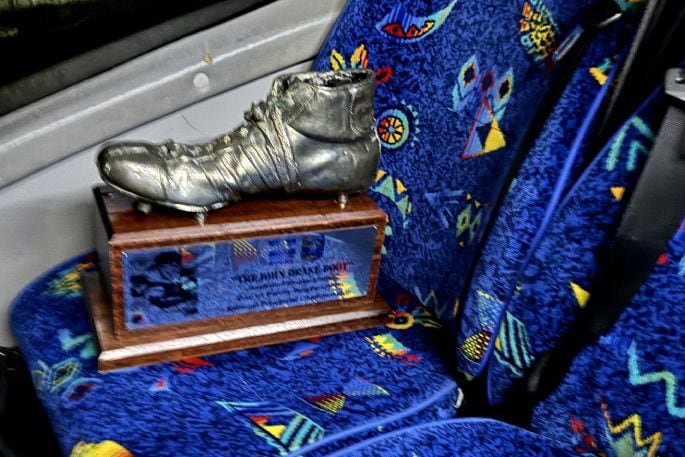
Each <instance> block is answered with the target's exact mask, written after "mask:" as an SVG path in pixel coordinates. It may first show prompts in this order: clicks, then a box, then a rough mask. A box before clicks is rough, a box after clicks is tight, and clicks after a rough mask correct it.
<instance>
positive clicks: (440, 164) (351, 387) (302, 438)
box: [12, 0, 685, 457]
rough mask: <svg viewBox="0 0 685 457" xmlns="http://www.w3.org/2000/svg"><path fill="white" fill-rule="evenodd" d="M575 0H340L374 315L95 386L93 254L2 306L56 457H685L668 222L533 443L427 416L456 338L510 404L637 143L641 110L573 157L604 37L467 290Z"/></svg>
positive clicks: (560, 314)
mask: <svg viewBox="0 0 685 457" xmlns="http://www.w3.org/2000/svg"><path fill="white" fill-rule="evenodd" d="M590 1H591V0H584V1H581V2H564V1H561V0H511V1H507V2H500V3H498V4H496V5H495V4H493V3H491V2H477V1H475V2H474V1H466V0H435V1H429V0H415V1H409V0H379V1H373V2H370V1H365V0H351V1H350V2H349V3H348V5H347V7H346V9H345V11H344V13H343V15H342V16H341V18H340V20H339V21H338V23H337V25H336V26H335V27H334V30H333V31H332V33H331V35H330V37H329V39H328V40H327V41H326V43H325V45H324V47H323V50H322V53H321V55H320V57H319V58H318V59H317V61H316V63H315V68H316V69H322V70H323V69H326V70H327V69H331V68H333V69H339V68H349V67H366V68H371V69H373V70H375V71H376V74H377V77H378V87H377V97H376V111H377V129H378V133H379V136H380V138H381V141H382V145H383V154H382V160H381V168H380V170H379V172H378V174H377V177H376V182H375V184H374V186H373V188H372V189H371V193H372V195H373V196H374V197H375V199H376V200H377V201H378V203H379V204H380V205H381V206H382V207H383V208H384V209H385V210H386V212H387V213H388V215H389V218H390V224H389V226H388V229H387V231H386V243H385V246H384V253H385V255H384V258H383V267H382V268H383V274H382V283H381V287H380V290H381V293H382V294H383V295H384V296H385V297H386V299H388V301H389V302H391V304H392V305H393V307H394V309H395V311H394V312H393V321H392V323H391V324H390V325H389V326H388V327H383V328H375V329H370V330H366V331H360V332H353V333H348V334H341V335H337V336H332V337H327V338H322V339H317V340H310V341H302V342H296V343H291V344H284V345H278V346H272V347H265V348H260V349H255V350H250V351H240V352H235V353H229V354H223V355H218V356H212V357H204V358H191V359H186V360H182V361H178V362H175V363H166V364H160V365H155V366H150V367H143V368H135V369H129V370H123V371H118V372H114V373H109V374H100V373H98V372H97V370H96V368H95V359H94V358H95V355H96V353H97V347H96V343H95V340H94V338H93V335H92V334H91V333H90V331H89V326H88V319H87V316H86V313H85V309H84V306H83V297H82V295H81V291H80V287H79V283H78V279H79V276H80V274H81V273H82V272H83V271H84V270H87V269H89V268H92V267H93V264H94V259H93V258H92V256H85V257H81V258H78V259H74V260H72V261H69V262H67V263H65V264H63V265H61V266H58V267H57V268H55V269H53V270H52V271H50V272H48V273H46V274H45V275H43V276H42V277H41V278H39V279H38V280H36V282H34V283H33V284H32V285H30V286H29V287H28V288H27V289H26V290H25V291H24V292H23V293H22V294H21V295H20V296H19V297H18V299H17V301H16V302H15V306H14V307H13V311H12V326H13V330H14V332H15V336H16V338H17V340H18V342H19V344H20V347H21V349H22V352H23V353H24V355H25V357H26V359H27V362H28V364H29V367H30V370H31V372H32V376H33V380H34V384H35V387H36V390H37V392H38V394H39V396H40V398H41V400H42V402H43V404H44V405H45V409H46V411H47V413H48V415H49V417H50V420H51V422H52V424H53V427H54V430H55V433H56V435H57V437H58V440H59V442H60V445H61V446H62V450H63V452H64V454H65V455H71V456H74V457H94V456H103V455H104V456H115V457H127V456H130V455H136V456H145V457H158V456H160V457H163V456H179V455H183V456H220V455H221V456H226V455H231V456H239V455H250V456H253V455H260V456H261V455H265V456H266V455H288V454H290V455H303V456H304V455H325V454H329V453H331V452H339V453H340V454H339V455H388V456H391V455H412V454H411V453H412V452H414V453H416V455H422V456H427V455H435V456H442V455H461V456H481V455H482V456H485V455H505V454H506V455H577V454H578V453H580V454H586V455H616V456H621V457H622V456H625V455H648V456H655V455H657V454H658V455H663V456H666V455H685V448H684V445H683V443H684V442H685V432H684V430H685V427H684V426H683V425H684V423H683V421H685V412H684V411H683V408H684V406H683V405H685V398H683V397H685V394H684V393H683V389H682V379H683V376H685V361H684V360H685V357H682V351H683V350H682V341H684V340H685V316H684V315H683V313H682V310H681V309H678V305H679V304H682V301H683V299H684V298H685V257H684V255H685V234H684V232H685V229H682V230H680V232H679V233H678V235H677V236H676V238H675V239H674V241H673V243H672V245H671V247H670V248H669V251H668V252H667V253H666V254H664V256H662V258H661V259H660V262H659V265H658V266H657V267H656V270H655V273H654V275H653V276H652V277H651V279H650V280H649V281H648V283H647V284H646V285H645V286H644V287H643V289H642V290H641V292H640V294H639V296H638V297H637V298H636V299H635V302H634V304H633V306H632V308H630V310H629V311H627V312H626V313H625V315H624V316H623V317H622V318H621V320H620V322H619V323H618V325H617V326H616V328H614V329H613V330H612V331H611V332H610V333H609V334H608V335H607V336H605V337H604V338H602V340H601V341H600V342H599V343H598V344H596V345H594V346H592V347H590V348H587V349H586V350H585V351H584V352H583V353H582V354H581V355H580V357H579V358H578V359H577V360H576V361H575V363H574V365H573V367H572V371H571V373H570V374H569V376H568V377H567V378H566V380H565V382H564V384H563V385H562V386H561V387H560V388H559V389H558V390H557V391H556V392H555V393H554V394H553V395H552V396H551V398H550V399H548V400H546V401H544V402H543V403H541V404H540V405H538V407H537V409H536V411H535V416H534V419H533V430H534V431H535V432H537V433H539V434H540V435H536V434H534V433H531V432H527V431H524V430H522V429H519V428H516V427H513V426H510V425H507V424H503V423H501V422H496V421H492V420H481V419H466V420H458V419H457V420H455V419H452V420H445V419H448V418H451V417H452V416H454V414H455V410H454V408H455V404H456V403H457V400H458V390H457V386H456V383H455V381H454V380H453V373H451V372H450V370H448V369H447V365H446V364H445V363H444V360H445V359H446V358H447V359H454V356H455V354H444V353H443V352H444V347H443V346H442V345H441V343H440V342H439V341H440V340H439V339H438V336H441V335H442V332H441V330H443V331H446V332H447V334H448V336H449V337H450V338H452V339H453V340H454V339H456V340H457V341H458V346H459V350H458V352H457V354H456V358H457V361H458V364H459V366H458V368H459V370H460V371H461V372H462V373H463V374H465V375H466V377H467V378H472V377H475V376H482V375H483V374H484V373H485V374H487V380H488V395H489V399H490V401H491V402H492V403H494V404H498V403H501V402H502V401H504V400H506V398H507V395H508V393H509V392H510V390H511V388H512V386H513V385H514V384H515V383H517V382H518V381H519V380H520V378H521V376H522V374H523V373H524V372H525V370H526V369H527V368H528V367H529V366H530V364H531V363H533V361H534V360H535V358H536V357H537V356H538V355H539V354H540V353H542V352H544V351H546V350H548V349H550V348H551V347H553V346H554V344H555V343H556V341H557V338H558V337H559V335H561V334H562V333H563V332H564V331H565V330H566V329H567V328H568V327H569V325H570V323H571V322H572V321H573V319H574V316H575V312H576V310H577V309H579V308H582V307H583V306H585V304H586V303H587V300H588V297H589V295H590V294H591V282H592V279H593V277H594V276H595V274H596V272H597V271H598V269H599V268H600V266H601V265H602V260H603V257H604V255H605V254H606V252H607V250H608V248H609V246H610V244H611V240H612V236H613V232H614V228H615V226H616V224H617V223H618V221H619V220H620V217H621V214H622V211H623V209H624V207H625V203H626V202H625V200H626V199H624V195H628V194H629V193H630V189H631V187H632V186H633V185H634V182H635V180H636V179H637V177H638V176H639V173H640V170H641V166H642V163H643V162H644V159H645V156H646V153H647V151H648V150H649V148H650V145H651V141H652V140H653V138H654V132H655V130H656V127H657V125H656V122H657V121H658V120H659V119H660V113H661V111H662V106H661V104H662V101H661V99H660V98H659V97H658V96H654V97H652V98H651V99H650V100H649V101H648V102H647V103H645V105H644V106H643V107H642V108H640V110H639V111H638V112H637V113H636V114H635V115H633V116H632V117H630V118H629V119H628V121H627V122H626V123H625V124H624V126H623V127H622V128H621V129H620V130H619V131H618V132H617V133H616V135H615V136H614V137H613V138H612V139H611V141H610V142H609V144H607V145H606V147H604V148H603V149H602V150H601V151H600V153H599V154H598V155H597V156H596V158H595V159H594V160H593V161H591V162H590V163H589V165H588V166H587V167H585V168H584V166H583V164H584V163H586V161H587V159H588V158H589V157H591V155H592V154H593V153H594V152H595V151H594V150H593V148H591V147H590V142H589V138H591V136H592V132H593V130H594V128H595V119H596V117H597V113H598V112H599V106H600V104H601V101H602V99H603V97H604V95H605V93H606V91H607V88H608V87H609V82H610V79H611V67H612V65H614V62H615V59H616V55H617V54H618V53H619V52H620V51H621V49H622V43H623V42H624V37H625V34H626V33H627V32H626V30H624V29H622V28H620V27H619V28H616V29H612V30H610V31H609V32H607V34H606V35H605V36H604V38H603V39H602V40H599V41H597V42H595V44H594V45H593V46H592V47H591V48H590V51H589V52H588V53H587V55H586V56H585V59H584V60H583V62H582V64H581V66H580V67H579V69H578V71H577V72H576V73H575V74H574V75H573V78H572V84H571V85H570V86H569V88H568V89H567V90H566V92H565V93H564V94H563V96H562V98H561V101H560V103H559V104H558V105H557V106H556V108H555V110H554V112H553V114H552V117H551V118H550V120H549V121H548V122H547V124H546V125H545V126H544V128H543V133H542V135H541V136H540V138H539V139H538V141H537V143H536V144H535V145H534V146H533V149H532V150H531V152H530V154H529V155H528V157H527V158H526V160H525V161H524V163H523V164H522V168H521V173H520V175H519V176H518V178H517V179H516V180H515V182H514V183H513V184H512V186H511V188H510V190H509V193H508V196H507V198H506V199H505V201H504V204H503V206H502V209H501V210H500V212H499V213H498V220H497V221H496V223H495V224H494V228H493V231H492V233H491V235H490V238H489V239H488V240H487V243H486V245H485V250H484V253H483V255H482V257H481V260H480V264H479V265H476V270H475V275H474V280H473V283H472V285H471V287H470V288H469V289H468V290H467V289H465V287H466V286H467V284H466V282H467V279H468V274H467V273H468V271H469V270H470V269H471V268H472V266H473V265H472V264H473V261H474V259H475V256H476V254H477V253H478V250H479V249H480V244H481V243H480V241H481V240H480V238H481V236H482V234H483V230H484V226H485V225H486V224H487V222H488V220H489V219H490V218H491V216H492V212H493V208H494V207H495V204H496V200H497V198H498V196H499V194H500V191H501V188H502V186H503V184H504V181H505V177H506V176H507V174H508V173H509V171H510V169H511V167H512V165H513V163H514V161H515V158H516V155H517V152H518V149H519V147H520V146H521V144H522V139H523V137H524V135H525V133H526V131H527V129H528V128H529V127H530V123H531V119H532V118H533V117H534V115H535V113H536V112H537V110H538V109H539V107H540V105H541V103H542V102H543V100H544V98H545V95H546V94H547V93H548V89H549V87H550V82H551V81H552V79H553V77H554V70H553V68H552V67H553V60H552V58H551V56H552V53H553V51H554V49H555V48H556V46H557V45H558V44H559V42H560V41H561V40H562V39H563V38H564V37H565V35H566V34H567V33H568V32H569V31H570V30H571V29H572V28H573V26H574V17H575V15H576V14H577V12H578V11H579V9H580V8H582V7H583V6H584V5H586V4H588V3H590ZM619 3H626V4H627V3H629V2H622V1H619ZM395 283H397V284H398V285H396V284H395ZM405 290H407V291H409V293H407V292H405ZM462 293H465V294H466V295H465V297H466V300H465V303H464V304H465V309H464V313H463V314H464V320H463V323H462V325H461V326H460V327H459V329H458V330H459V333H458V335H457V334H455V333H454V331H455V321H454V319H455V317H456V315H457V309H458V305H459V300H458V299H459V298H460V297H461V295H462ZM413 297H416V298H413ZM432 313H435V314H436V315H437V317H433V316H434V314H432ZM664 316H668V319H670V322H669V321H667V320H666V318H665V317H664ZM441 327H442V328H441ZM542 435H544V436H546V437H544V436H542ZM554 440H557V441H554ZM602 453H604V454H602Z"/></svg>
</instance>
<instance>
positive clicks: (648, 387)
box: [532, 219, 685, 457]
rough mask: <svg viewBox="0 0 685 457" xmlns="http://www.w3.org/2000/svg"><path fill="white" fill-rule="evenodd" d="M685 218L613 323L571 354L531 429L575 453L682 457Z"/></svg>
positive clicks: (684, 430) (684, 449)
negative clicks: (572, 357) (571, 360)
mask: <svg viewBox="0 0 685 457" xmlns="http://www.w3.org/2000/svg"><path fill="white" fill-rule="evenodd" d="M684 302H685V219H684V220H683V222H682V223H681V225H680V228H679V229H678V231H677V233H676V234H675V236H674V237H673V239H672V240H671V243H670V246H669V247H668V249H667V250H666V252H665V253H664V254H663V255H662V256H661V257H660V258H659V260H658V262H657V265H656V266H655V268H654V271H653V272H652V275H651V276H650V277H649V278H648V280H647V281H646V282H645V284H643V286H642V288H641V289H640V291H639V293H638V294H637V295H636V296H635V298H634V299H633V302H632V304H631V305H630V306H629V307H628V309H626V311H625V312H624V313H623V315H622V316H621V317H620V319H619V320H618V322H617V323H616V325H615V326H614V327H613V328H612V330H611V331H610V332H608V333H607V334H606V335H605V336H603V337H601V338H600V340H599V341H598V342H597V343H596V344H594V345H592V346H590V347H588V348H586V349H585V350H584V351H582V352H581V354H580V355H579V356H578V357H577V358H576V359H575V361H574V363H573V364H572V366H571V369H570V373H569V374H568V376H567V377H566V379H565V381H564V382H563V383H562V385H561V386H560V387H559V388H558V389H557V390H556V392H554V393H553V394H552V395H551V396H550V397H549V398H548V399H547V400H546V401H544V402H542V403H541V404H540V405H538V407H537V408H536V409H535V414H534V416H533V421H532V426H533V428H534V429H535V430H536V431H538V432H540V433H543V434H545V435H547V436H551V437H554V438H557V439H560V440H564V441H567V442H573V443H575V445H576V448H577V449H578V450H579V452H580V453H583V452H584V453H585V454H584V455H598V453H597V450H602V451H604V452H605V453H606V455H615V456H626V455H627V456H633V455H634V456H649V457H653V456H680V455H685V387H684V385H683V383H684V381H685V349H684V347H683V342H685V313H683V303H684Z"/></svg>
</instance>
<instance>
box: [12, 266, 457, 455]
mask: <svg viewBox="0 0 685 457" xmlns="http://www.w3.org/2000/svg"><path fill="white" fill-rule="evenodd" d="M91 261H92V258H91V257H82V258H80V259H76V260H73V261H70V262H68V263H66V264H64V265H61V266H59V267H57V268H56V269H54V270H53V271H51V272H48V273H47V274H45V275H44V276H42V277H41V278H40V279H38V280H37V281H36V282H35V283H33V284H32V285H31V286H29V287H28V288H27V289H26V290H25V291H24V292H23V293H22V294H21V295H20V296H19V297H18V299H17V301H16V302H15V304H14V307H13V312H12V326H13V329H14V332H15V335H16V337H17V340H18V342H19V344H20V347H21V350H22V352H23V354H24V356H25V358H26V360H27V362H28V365H29V369H30V370H31V372H32V374H33V378H34V384H35V387H36V391H37V392H38V395H39V397H40V399H41V400H42V402H43V405H44V406H45V409H46V411H47V413H48V416H49V418H50V420H51V423H52V425H53V428H54V431H55V434H56V436H57V437H58V439H59V442H60V445H61V446H62V449H63V452H64V453H65V455H70V453H71V452H72V450H74V451H73V452H74V453H73V454H72V455H75V456H81V455H84V456H85V455H91V454H88V453H87V452H86V450H87V449H89V448H88V445H101V446H110V445H111V446H113V444H109V443H104V444H102V443H103V442H107V441H111V442H114V443H115V444H117V445H118V446H122V447H123V448H125V449H128V451H129V452H131V453H133V454H134V455H136V456H151V457H157V456H159V457H162V456H179V455H183V456H208V455H231V456H238V455H249V456H253V455H283V454H286V453H288V452H291V451H296V450H298V449H302V450H303V451H304V450H306V449H310V452H308V453H307V455H318V453H319V451H318V450H316V448H317V447H321V449H322V451H323V450H326V452H329V451H331V450H333V449H336V447H337V444H336V443H337V442H338V441H341V442H343V441H344V442H345V443H349V442H350V440H351V439H350V437H349V436H348V435H350V434H351V435H353V436H352V441H354V440H358V439H362V438H365V437H369V436H373V434H374V433H378V432H379V431H381V430H392V429H393V428H396V427H399V426H401V425H402V426H404V425H414V424H417V423H421V422H423V421H427V420H434V419H440V418H447V417H452V416H453V415H454V413H455V409H454V408H455V404H456V401H457V389H456V385H455V383H454V381H453V380H452V377H451V376H450V375H449V374H448V372H447V371H446V370H445V368H444V367H443V365H442V363H441V362H440V360H441V358H440V348H439V346H438V345H437V343H436V340H435V336H436V333H437V332H436V329H437V327H438V326H439V324H438V323H437V321H435V320H434V319H433V318H432V317H431V315H430V314H429V313H427V312H426V310H425V308H423V307H422V306H421V305H420V304H418V303H417V302H416V301H414V300H411V299H410V297H409V296H408V295H407V294H405V293H403V292H396V291H392V290H390V289H389V288H388V287H386V288H385V289H384V290H383V292H384V293H385V294H386V296H388V297H389V298H391V300H392V302H393V303H395V304H396V305H397V307H396V309H397V311H396V312H395V313H394V319H393V321H392V322H391V323H390V324H389V326H388V327H380V328H374V329H369V330H366V331H360V332H353V333H347V334H341V335H337V336H332V337H327V338H321V339H320V340H316V341H302V342H297V343H291V344H283V345H278V346H272V347H264V348H260V349H255V350H249V351H241V352H235V353H229V354H222V355H218V356H213V357H203V358H192V359H187V360H183V361H179V362H177V363H166V364H161V365H155V366H149V367H142V368H135V369H127V370H122V371H116V372H112V373H107V374H100V373H98V372H97V369H96V365H95V358H94V357H95V356H96V355H97V348H96V343H95V340H94V337H93V334H92V333H90V331H89V325H88V318H87V315H86V310H85V307H84V304H83V298H82V296H81V291H80V287H79V283H78V279H79V276H80V272H81V271H83V270H85V269H88V268H91V267H92V263H91ZM79 443H81V444H79ZM79 449H80V450H79ZM96 455H100V454H96ZM106 455H108V454H106ZM112 455H115V454H112ZM117 455H118V454H117ZM122 455H127V454H122Z"/></svg>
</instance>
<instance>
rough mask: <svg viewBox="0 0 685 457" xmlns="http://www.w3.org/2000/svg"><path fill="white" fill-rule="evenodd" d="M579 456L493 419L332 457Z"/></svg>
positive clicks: (397, 436)
mask: <svg viewBox="0 0 685 457" xmlns="http://www.w3.org/2000/svg"><path fill="white" fill-rule="evenodd" d="M500 455H501V456H504V455H506V456H510V457H529V456H538V457H552V456H555V457H556V456H559V457H560V456H567V457H573V456H577V454H576V453H575V452H573V447H572V446H569V445H568V444H565V443H559V442H554V441H552V440H550V439H548V438H545V437H543V436H540V435H536V434H535V433H531V432H528V431H526V430H523V429H521V428H517V427H514V426H512V425H509V424H505V423H503V422H498V421H494V420H491V419H452V420H445V421H437V422H432V423H426V424H421V425H418V426H415V427H410V428H405V429H402V430H398V431H396V432H392V433H388V434H383V435H381V436H379V437H377V438H374V439H371V440H368V441H364V442H362V443H359V444H357V445H354V446H351V447H348V448H345V449H343V450H341V451H339V452H337V453H335V454H331V456H330V457H343V456H345V457H352V456H354V457H377V456H383V457H394V456H397V457H404V456H421V457H445V456H459V457H491V456H500Z"/></svg>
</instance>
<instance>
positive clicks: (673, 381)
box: [628, 341, 685, 419]
mask: <svg viewBox="0 0 685 457" xmlns="http://www.w3.org/2000/svg"><path fill="white" fill-rule="evenodd" d="M628 371H629V373H630V383H631V384H632V385H634V386H642V385H645V384H652V383H655V382H659V381H663V382H664V384H666V399H665V400H666V409H668V412H669V414H671V415H672V416H675V417H677V418H679V419H685V408H683V407H681V406H678V405H677V401H678V378H676V377H675V375H674V374H673V373H671V372H670V371H666V370H664V371H659V372H651V373H644V374H643V373H641V372H640V367H639V366H638V360H637V344H636V343H635V342H634V341H633V343H632V344H631V345H630V348H629V349H628Z"/></svg>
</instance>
